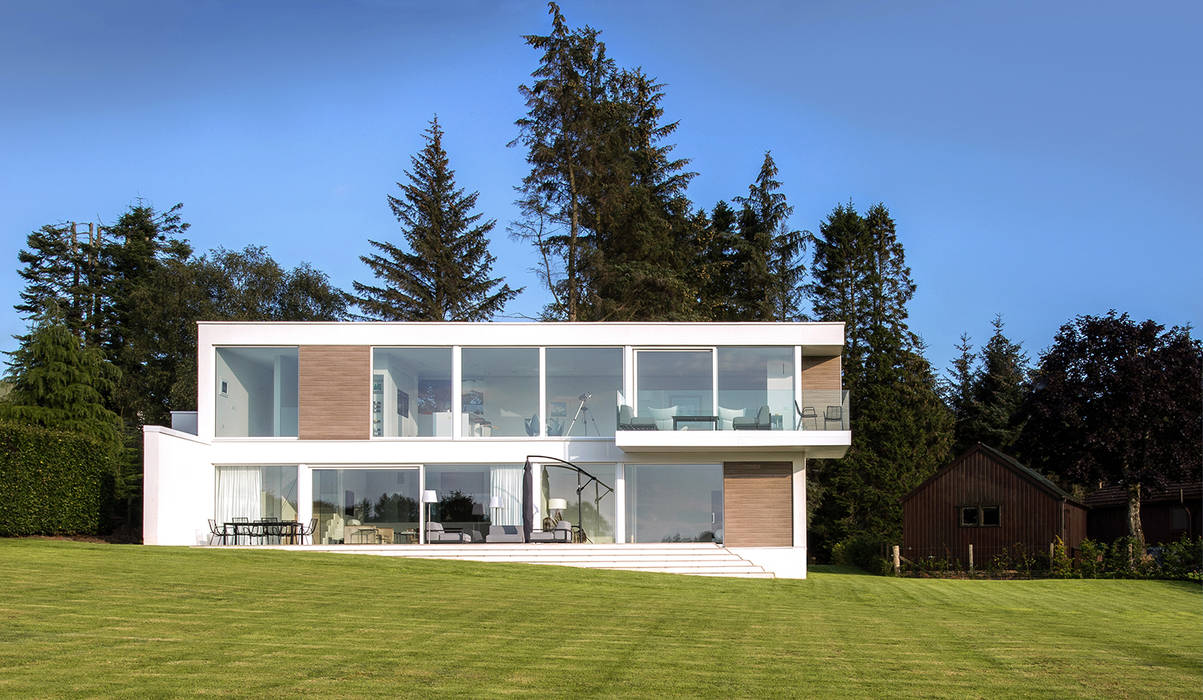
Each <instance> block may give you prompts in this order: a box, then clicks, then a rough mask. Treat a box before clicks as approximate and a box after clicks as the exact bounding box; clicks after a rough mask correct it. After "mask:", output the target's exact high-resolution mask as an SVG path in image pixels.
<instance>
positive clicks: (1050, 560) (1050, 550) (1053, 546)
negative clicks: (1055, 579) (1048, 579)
mask: <svg viewBox="0 0 1203 700" xmlns="http://www.w3.org/2000/svg"><path fill="white" fill-rule="evenodd" d="M1055 551H1056V542H1049V543H1048V570H1049V571H1052V570H1053V552H1055Z"/></svg>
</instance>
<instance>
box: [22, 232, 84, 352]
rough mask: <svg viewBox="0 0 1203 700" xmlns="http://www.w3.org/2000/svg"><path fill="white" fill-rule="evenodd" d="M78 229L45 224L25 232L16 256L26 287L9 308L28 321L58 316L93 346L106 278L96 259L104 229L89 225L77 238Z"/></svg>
mask: <svg viewBox="0 0 1203 700" xmlns="http://www.w3.org/2000/svg"><path fill="white" fill-rule="evenodd" d="M78 228H79V226H78V225H77V224H75V223H66V224H57V225H50V224H47V225H46V226H43V227H42V228H40V229H38V230H37V231H34V232H32V233H30V234H29V236H28V238H27V239H26V246H27V247H26V248H25V249H22V250H21V251H20V252H19V253H18V254H17V259H18V261H19V262H20V263H21V264H22V266H23V267H22V268H21V269H20V270H19V271H18V274H19V275H20V276H21V278H22V279H23V280H24V282H25V287H24V289H22V290H21V292H20V300H21V301H20V302H19V303H17V304H15V305H14V307H13V308H15V309H16V310H17V312H18V313H20V314H21V315H22V317H23V318H25V319H26V320H27V321H30V322H33V321H35V320H37V319H39V318H42V317H43V316H45V315H46V314H47V313H50V314H53V315H56V316H58V317H60V318H61V319H62V320H63V322H64V323H66V325H67V327H68V329H69V330H70V331H71V332H72V333H73V334H75V336H76V337H78V338H81V339H86V340H87V342H88V343H89V344H91V345H95V344H97V343H98V342H99V337H98V335H97V323H98V319H97V316H98V314H99V305H100V303H101V300H102V298H103V297H102V295H103V285H104V281H105V279H106V275H105V273H104V270H103V268H102V265H101V260H100V251H101V240H102V239H101V236H102V235H103V231H98V229H97V228H96V227H94V226H92V225H88V229H87V233H86V234H85V235H86V237H81V236H80V233H79V231H78Z"/></svg>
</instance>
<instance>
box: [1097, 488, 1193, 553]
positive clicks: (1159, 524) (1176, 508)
mask: <svg viewBox="0 0 1203 700" xmlns="http://www.w3.org/2000/svg"><path fill="white" fill-rule="evenodd" d="M1082 500H1084V501H1085V502H1086V505H1088V506H1090V516H1089V519H1088V521H1087V523H1086V533H1087V535H1089V537H1090V539H1092V540H1099V541H1102V542H1112V541H1114V540H1116V539H1117V538H1120V537H1123V536H1124V535H1127V534H1128V493H1127V491H1126V490H1125V489H1124V487H1122V486H1108V487H1104V488H1100V489H1098V490H1096V491H1093V492H1091V493H1088V494H1086V497H1085V498H1084V499H1082ZM1201 513H1203V482H1200V481H1194V482H1183V483H1177V484H1170V485H1169V486H1168V487H1167V488H1164V489H1157V490H1152V491H1146V492H1144V493H1143V494H1142V495H1141V498H1140V525H1141V527H1142V528H1143V529H1144V531H1145V542H1147V543H1149V544H1165V543H1166V542H1173V541H1175V540H1177V539H1179V538H1181V537H1183V536H1185V535H1190V536H1191V537H1200V536H1203V518H1201V517H1200V514H1201Z"/></svg>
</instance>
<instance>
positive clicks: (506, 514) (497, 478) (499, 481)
mask: <svg viewBox="0 0 1203 700" xmlns="http://www.w3.org/2000/svg"><path fill="white" fill-rule="evenodd" d="M489 495H490V496H497V497H499V498H501V508H499V509H497V510H495V511H492V512H491V513H490V515H493V516H494V517H495V518H496V519H495V520H493V521H492V522H493V524H494V525H521V524H522V467H493V468H492V469H490V470H489Z"/></svg>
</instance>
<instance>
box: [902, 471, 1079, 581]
mask: <svg viewBox="0 0 1203 700" xmlns="http://www.w3.org/2000/svg"><path fill="white" fill-rule="evenodd" d="M973 505H991V506H998V509H999V526H998V527H962V526H961V524H960V511H959V507H960V506H973ZM1084 523H1085V511H1084V510H1083V509H1082V508H1081V507H1080V506H1077V505H1074V504H1072V503H1068V504H1063V503H1062V501H1061V499H1060V498H1057V497H1054V496H1052V495H1051V494H1049V493H1048V492H1047V491H1045V490H1044V489H1042V488H1040V487H1038V486H1036V485H1035V484H1033V483H1032V482H1031V481H1029V480H1028V479H1026V478H1024V477H1022V476H1020V475H1019V474H1017V473H1016V472H1015V471H1013V470H1012V469H1010V468H1008V467H1006V466H1004V465H1003V464H1000V463H999V462H998V461H996V460H995V459H994V458H993V457H992V456H990V455H989V454H986V453H984V452H980V451H978V452H973V453H970V454H968V455H966V456H964V457H962V458H958V460H957V461H956V462H954V464H953V465H952V466H951V467H950V468H949V469H948V470H946V471H945V472H944V473H943V474H941V475H940V476H939V477H937V478H936V479H935V480H934V481H931V482H930V483H928V484H927V486H925V487H924V488H923V489H922V490H921V491H919V492H918V493H916V494H915V495H914V496H912V497H911V498H910V499H908V500H907V501H906V502H905V503H904V504H903V508H902V541H903V546H904V547H907V548H913V550H912V551H915V550H917V551H918V552H922V555H927V554H934V555H936V556H945V555H947V556H950V557H960V558H961V559H962V560H965V559H967V558H968V552H969V545H970V544H973V546H974V548H975V550H976V556H977V557H978V561H979V562H980V561H983V560H982V559H981V557H982V556H983V555H984V554H985V553H986V552H990V553H993V552H996V551H998V550H1001V549H1002V548H1003V547H1012V548H1013V547H1014V546H1015V545H1016V544H1023V545H1024V546H1026V547H1028V548H1029V549H1031V550H1033V551H1036V552H1047V551H1048V544H1049V542H1051V541H1052V540H1053V538H1054V537H1061V538H1062V540H1063V541H1064V542H1065V543H1066V545H1068V546H1070V547H1077V546H1078V544H1079V543H1080V542H1081V541H1082V538H1083V537H1084V536H1085V525H1084ZM904 555H905V554H904ZM906 556H909V555H906Z"/></svg>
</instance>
